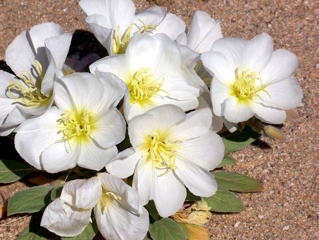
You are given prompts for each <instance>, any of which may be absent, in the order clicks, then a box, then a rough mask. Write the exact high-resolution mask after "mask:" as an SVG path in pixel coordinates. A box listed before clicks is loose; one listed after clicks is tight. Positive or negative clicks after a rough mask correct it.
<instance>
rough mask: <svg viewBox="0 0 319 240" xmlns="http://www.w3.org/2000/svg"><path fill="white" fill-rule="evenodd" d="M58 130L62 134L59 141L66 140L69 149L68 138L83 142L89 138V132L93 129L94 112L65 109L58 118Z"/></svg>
mask: <svg viewBox="0 0 319 240" xmlns="http://www.w3.org/2000/svg"><path fill="white" fill-rule="evenodd" d="M58 123H59V124H60V132H61V133H62V134H63V139H61V141H64V140H67V141H68V143H69V147H70V149H71V144H70V140H71V139H75V140H76V141H79V142H83V141H88V140H89V134H90V132H91V131H92V130H95V128H96V126H95V124H94V123H95V114H94V113H93V112H92V111H90V110H86V109H84V110H82V111H73V110H66V111H65V113H64V114H63V115H62V116H61V117H60V118H59V119H58Z"/></svg>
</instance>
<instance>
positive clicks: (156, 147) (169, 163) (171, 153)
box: [147, 133, 181, 176]
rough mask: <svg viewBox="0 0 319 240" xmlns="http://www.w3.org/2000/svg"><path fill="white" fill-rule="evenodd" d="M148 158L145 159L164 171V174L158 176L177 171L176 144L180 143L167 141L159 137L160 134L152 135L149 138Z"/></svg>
mask: <svg viewBox="0 0 319 240" xmlns="http://www.w3.org/2000/svg"><path fill="white" fill-rule="evenodd" d="M149 138H150V140H149V142H148V148H149V149H148V156H147V159H148V160H151V161H153V162H154V163H155V164H156V167H157V168H158V169H166V170H167V171H166V172H165V173H162V174H161V175H160V176H162V175H165V174H167V173H169V172H171V171H172V170H174V169H177V166H176V165H175V163H176V155H177V149H178V144H179V143H180V142H181V141H169V140H167V139H165V137H163V135H162V136H161V134H160V133H154V134H152V135H151V136H149Z"/></svg>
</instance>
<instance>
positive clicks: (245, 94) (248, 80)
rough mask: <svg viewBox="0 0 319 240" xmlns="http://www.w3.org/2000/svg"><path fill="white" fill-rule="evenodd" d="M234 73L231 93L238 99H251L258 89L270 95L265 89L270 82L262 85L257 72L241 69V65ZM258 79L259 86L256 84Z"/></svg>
mask: <svg viewBox="0 0 319 240" xmlns="http://www.w3.org/2000/svg"><path fill="white" fill-rule="evenodd" d="M235 73H236V81H235V83H234V85H233V86H232V92H231V95H234V96H236V97H237V98H238V100H240V101H248V100H251V99H252V98H253V97H255V96H256V94H257V93H258V92H260V91H264V92H266V93H267V94H268V96H269V97H270V95H269V93H268V92H267V91H266V90H265V89H266V87H268V86H269V85H270V84H271V82H270V83H268V84H267V85H265V86H264V85H263V83H262V80H261V77H260V74H259V73H258V72H250V69H247V70H246V71H243V70H242V67H238V68H237V69H236V72H235ZM258 81H259V82H260V86H257V82H258Z"/></svg>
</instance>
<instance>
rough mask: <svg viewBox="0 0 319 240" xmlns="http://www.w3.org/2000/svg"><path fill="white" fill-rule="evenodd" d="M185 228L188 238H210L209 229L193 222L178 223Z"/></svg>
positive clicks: (192, 239) (202, 239) (198, 239)
mask: <svg viewBox="0 0 319 240" xmlns="http://www.w3.org/2000/svg"><path fill="white" fill-rule="evenodd" d="M177 224H178V226H179V227H180V228H181V229H182V230H183V232H184V233H185V235H186V238H187V240H209V239H210V238H209V234H208V229H206V228H205V227H201V226H196V225H192V224H185V223H177Z"/></svg>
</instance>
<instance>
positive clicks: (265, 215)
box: [0, 0, 319, 240]
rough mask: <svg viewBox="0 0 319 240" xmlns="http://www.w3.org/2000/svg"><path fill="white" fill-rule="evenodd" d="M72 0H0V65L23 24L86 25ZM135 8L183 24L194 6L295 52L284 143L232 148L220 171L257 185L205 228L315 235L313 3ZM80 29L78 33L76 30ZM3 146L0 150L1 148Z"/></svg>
mask: <svg viewBox="0 0 319 240" xmlns="http://www.w3.org/2000/svg"><path fill="white" fill-rule="evenodd" d="M78 2H79V1H78V0H69V1H65V0H63V1H62V0H56V1H53V0H47V1H41V0H24V1H18V0H0V22H1V24H0V36H1V42H0V66H3V61H2V60H3V59H4V53H5V49H6V47H7V46H8V44H9V43H10V42H11V41H12V40H13V39H14V38H15V37H16V36H17V35H18V34H20V33H21V32H22V31H23V30H24V29H30V28H31V27H32V26H33V25H35V24H39V23H43V22H47V21H54V22H56V23H59V24H61V25H62V26H63V27H64V29H65V31H66V32H74V31H75V30H79V29H82V30H88V29H87V27H86V23H85V21H84V19H85V17H84V14H82V11H81V9H80V7H79V6H78ZM134 2H135V3H136V6H137V9H138V10H141V9H145V8H147V7H149V6H153V5H155V4H157V5H159V6H162V7H164V8H166V9H167V10H168V11H170V12H172V13H175V14H177V15H178V16H180V17H181V18H182V19H183V20H184V21H186V22H187V24H189V23H190V21H191V18H192V15H193V13H194V12H195V11H196V10H199V9H200V10H204V11H206V12H208V13H209V14H210V15H211V16H212V17H213V18H215V19H220V20H221V23H222V30H223V34H224V36H225V37H230V36H234V37H242V38H246V39H250V38H252V37H254V36H255V35H256V34H259V33H262V32H267V33H269V34H270V35H271V36H272V37H273V40H274V43H275V48H276V49H278V48H285V49H287V50H289V51H291V52H293V53H295V54H296V55H297V56H298V57H299V60H300V68H299V69H298V70H297V72H296V74H295V76H296V78H297V80H298V81H299V83H300V85H301V86H302V88H303V93H304V98H303V101H302V106H301V107H300V108H298V112H299V114H300V119H299V120H298V121H297V122H295V123H292V122H288V123H285V124H284V127H283V131H284V132H285V134H286V135H287V136H288V138H289V139H290V141H289V142H285V143H279V142H275V141H273V140H270V139H267V138H261V141H263V143H262V142H259V143H257V144H255V145H253V146H249V147H247V148H245V149H244V150H243V151H240V152H237V153H235V154H234V155H233V156H234V157H235V158H236V159H237V160H238V161H237V164H236V165H235V166H233V167H228V168H227V169H228V170H231V171H236V172H240V173H243V174H246V175H249V176H251V177H254V178H256V179H258V180H259V181H260V182H262V183H263V184H264V188H265V190H264V192H261V193H251V194H239V197H240V198H241V200H242V201H243V203H244V205H245V207H246V210H245V211H243V212H241V213H239V214H214V215H213V218H212V220H211V221H210V223H209V224H207V227H208V228H209V232H210V236H211V239H309V240H311V239H319V227H318V226H319V225H318V219H319V208H318V203H319V201H318V200H319V199H318V183H319V178H318V173H319V170H318V168H319V167H318V156H319V151H318V139H319V134H318V129H319V122H318V116H319V115H318V110H319V108H318V102H319V100H318V99H319V96H318V92H319V89H318V88H319V83H318V79H319V50H318V46H319V27H318V21H319V2H318V0H305V1H301V0H298V1H289V0H286V1H283V0H260V1H252V0H245V1H233V0H215V1H209V0H201V1H196V0H187V1H186V0H184V1H182V0H167V1H165V0H156V1H155V0H153V1H151V0H148V1H146V0H135V1H134ZM81 36H83V35H81ZM89 37H90V36H88V38H87V39H89V40H87V39H86V44H84V42H85V41H84V40H83V39H81V37H80V39H79V40H78V42H77V46H74V47H73V50H72V51H80V52H81V51H94V52H97V53H99V54H100V55H101V56H102V55H103V54H105V53H104V52H103V51H102V49H101V48H99V47H98V46H97V45H96V44H95V43H94V41H93V40H92V41H91V39H90V38H89ZM1 151H5V149H1ZM24 188H27V186H26V184H25V182H17V183H15V184H11V185H0V189H3V190H5V191H8V192H9V194H10V195H13V194H14V193H15V192H16V191H19V190H21V189H24ZM29 220H30V216H24V215H20V216H17V217H10V218H8V219H5V220H1V221H0V239H5V240H7V239H16V237H17V236H18V234H19V233H20V232H21V231H22V230H23V229H24V227H25V226H27V225H28V223H29Z"/></svg>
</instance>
